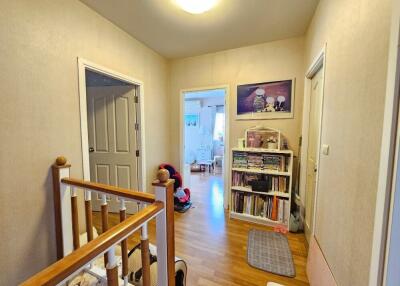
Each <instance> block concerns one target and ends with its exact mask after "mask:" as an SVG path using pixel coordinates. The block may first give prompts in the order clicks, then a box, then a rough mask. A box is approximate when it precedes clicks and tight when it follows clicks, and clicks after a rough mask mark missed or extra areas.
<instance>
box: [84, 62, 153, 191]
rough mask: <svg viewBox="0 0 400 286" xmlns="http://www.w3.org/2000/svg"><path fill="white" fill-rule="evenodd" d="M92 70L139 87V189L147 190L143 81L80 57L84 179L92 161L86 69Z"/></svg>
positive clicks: (88, 179)
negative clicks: (90, 159) (90, 154)
mask: <svg viewBox="0 0 400 286" xmlns="http://www.w3.org/2000/svg"><path fill="white" fill-rule="evenodd" d="M86 70H91V71H94V72H97V73H100V74H103V75H106V76H109V77H112V78H115V79H118V80H121V81H124V82H127V83H130V84H132V85H135V86H137V87H138V91H137V96H138V97H139V110H137V112H138V113H139V114H138V115H139V116H138V119H139V122H138V123H139V134H140V138H138V139H139V140H140V141H139V152H140V156H139V164H138V167H139V173H138V176H139V178H138V186H139V191H146V190H145V187H146V159H145V154H146V153H145V146H146V144H145V134H144V128H143V126H144V91H143V82H142V81H140V80H137V79H134V78H132V77H129V76H127V75H124V74H121V73H119V72H116V71H113V70H111V69H109V68H106V67H103V66H101V65H98V64H95V63H93V62H90V61H88V60H86V59H83V58H79V57H78V77H79V107H80V120H81V138H82V167H83V179H84V180H85V181H90V161H89V137H88V126H87V101H86V76H85V71H86Z"/></svg>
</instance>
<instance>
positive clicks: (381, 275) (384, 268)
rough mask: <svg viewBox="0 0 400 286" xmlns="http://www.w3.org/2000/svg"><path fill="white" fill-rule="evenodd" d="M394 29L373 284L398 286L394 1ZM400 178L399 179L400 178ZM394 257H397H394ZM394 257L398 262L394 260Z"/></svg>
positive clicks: (399, 29)
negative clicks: (396, 285)
mask: <svg viewBox="0 0 400 286" xmlns="http://www.w3.org/2000/svg"><path fill="white" fill-rule="evenodd" d="M391 11H393V12H392V13H393V14H392V26H391V35H390V43H389V58H388V73H387V81H386V97H385V109H384V119H383V128H382V129H383V133H382V145H381V156H380V164H379V179H378V191H377V195H376V207H375V223H374V236H373V242H372V254H371V266H370V275H369V285H370V286H375V285H388V286H391V285H395V284H393V282H395V283H396V284H397V283H398V281H399V280H400V273H399V270H398V267H399V260H398V258H399V254H400V229H399V228H400V217H399V215H398V213H399V211H400V194H399V192H400V186H399V181H398V180H396V177H398V176H399V172H400V168H398V164H399V163H400V158H399V136H400V134H399V132H398V130H399V117H400V114H399V103H400V46H399V45H400V36H399V34H400V2H399V1H397V0H394V1H392V9H391ZM397 179H398V178H397ZM392 255H395V257H393V256H392ZM391 257H393V258H394V259H391Z"/></svg>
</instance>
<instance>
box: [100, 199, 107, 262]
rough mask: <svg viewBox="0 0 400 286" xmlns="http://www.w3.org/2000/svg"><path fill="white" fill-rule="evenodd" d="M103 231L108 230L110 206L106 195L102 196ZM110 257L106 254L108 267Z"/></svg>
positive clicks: (105, 260) (105, 259)
mask: <svg viewBox="0 0 400 286" xmlns="http://www.w3.org/2000/svg"><path fill="white" fill-rule="evenodd" d="M101 200H102V202H101V231H102V233H105V232H106V231H107V230H108V205H107V196H106V195H105V194H102V195H101ZM107 262H108V256H107V254H106V253H105V254H104V265H106V266H107Z"/></svg>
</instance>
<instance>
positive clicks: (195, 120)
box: [184, 113, 200, 128]
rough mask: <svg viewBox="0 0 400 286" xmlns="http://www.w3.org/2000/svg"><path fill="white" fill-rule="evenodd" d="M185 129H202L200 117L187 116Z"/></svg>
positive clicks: (196, 115)
mask: <svg viewBox="0 0 400 286" xmlns="http://www.w3.org/2000/svg"><path fill="white" fill-rule="evenodd" d="M184 122H185V127H187V128H199V127H200V115H199V114H197V113H188V114H185V121H184Z"/></svg>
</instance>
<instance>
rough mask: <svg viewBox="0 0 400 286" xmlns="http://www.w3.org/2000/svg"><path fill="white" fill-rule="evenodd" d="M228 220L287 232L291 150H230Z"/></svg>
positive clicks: (291, 163) (290, 182)
mask: <svg viewBox="0 0 400 286" xmlns="http://www.w3.org/2000/svg"><path fill="white" fill-rule="evenodd" d="M231 152H232V156H231V158H232V161H231V180H230V207H229V209H230V218H232V219H240V220H245V221H248V222H253V223H258V224H263V225H268V226H278V225H281V226H283V227H285V228H286V229H289V219H290V204H291V189H292V179H293V178H292V170H293V151H291V150H276V149H264V148H245V147H243V148H233V149H232V150H231Z"/></svg>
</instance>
